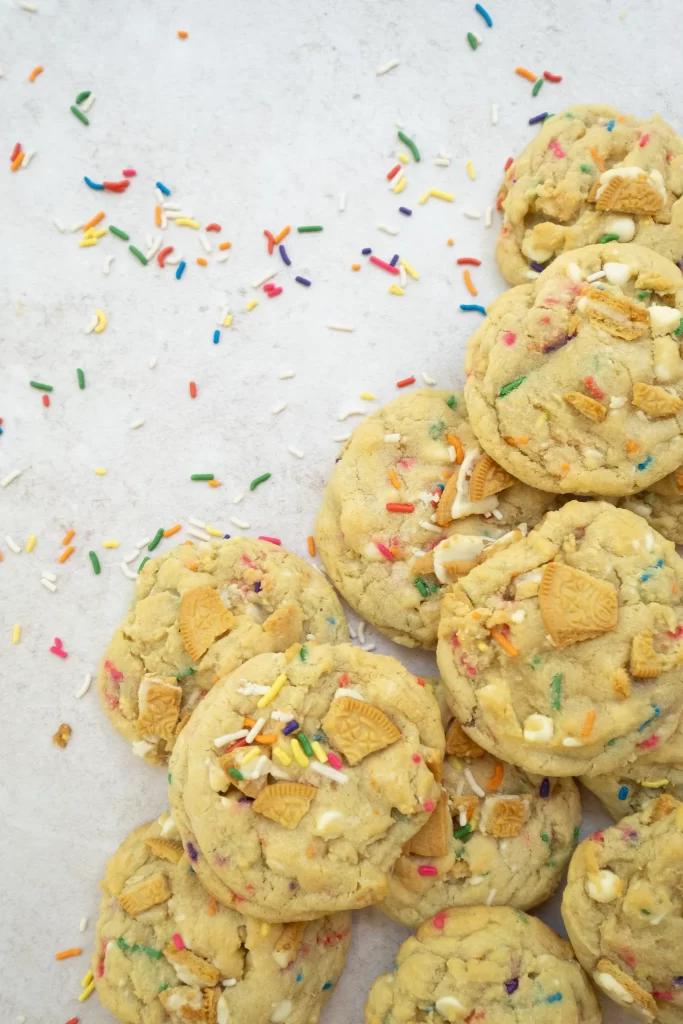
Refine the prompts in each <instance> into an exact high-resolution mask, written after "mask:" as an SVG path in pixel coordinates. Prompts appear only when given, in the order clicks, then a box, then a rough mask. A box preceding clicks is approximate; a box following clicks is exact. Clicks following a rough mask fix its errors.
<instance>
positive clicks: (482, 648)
mask: <svg viewBox="0 0 683 1024" xmlns="http://www.w3.org/2000/svg"><path fill="white" fill-rule="evenodd" d="M477 647H478V648H479V650H480V651H488V649H489V645H488V644H485V643H481V642H480V643H478V644H477Z"/></svg>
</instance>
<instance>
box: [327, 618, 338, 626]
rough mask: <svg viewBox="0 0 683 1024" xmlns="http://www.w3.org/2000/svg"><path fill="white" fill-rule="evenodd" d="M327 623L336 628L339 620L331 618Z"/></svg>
mask: <svg viewBox="0 0 683 1024" xmlns="http://www.w3.org/2000/svg"><path fill="white" fill-rule="evenodd" d="M327 621H328V622H329V624H330V625H331V626H336V625H337V620H336V619H334V618H329V619H328V620H327Z"/></svg>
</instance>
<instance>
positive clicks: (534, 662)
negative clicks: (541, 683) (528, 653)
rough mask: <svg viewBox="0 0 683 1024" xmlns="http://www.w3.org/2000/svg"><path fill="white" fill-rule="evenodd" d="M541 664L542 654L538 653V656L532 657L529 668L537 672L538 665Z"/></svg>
mask: <svg viewBox="0 0 683 1024" xmlns="http://www.w3.org/2000/svg"><path fill="white" fill-rule="evenodd" d="M540 664H541V657H540V655H538V654H537V655H536V657H535V658H532V659H531V661H530V662H529V668H531V669H532V670H533V671H534V672H535V671H536V666H537V665H540Z"/></svg>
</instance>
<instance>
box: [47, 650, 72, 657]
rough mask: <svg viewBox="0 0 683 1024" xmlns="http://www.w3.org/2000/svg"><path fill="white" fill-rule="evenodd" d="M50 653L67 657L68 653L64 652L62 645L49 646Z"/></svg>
mask: <svg viewBox="0 0 683 1024" xmlns="http://www.w3.org/2000/svg"><path fill="white" fill-rule="evenodd" d="M50 653H51V654H56V655H57V657H58V658H68V657H69V655H68V654H67V653H66V651H65V650H64V648H63V647H51V648H50Z"/></svg>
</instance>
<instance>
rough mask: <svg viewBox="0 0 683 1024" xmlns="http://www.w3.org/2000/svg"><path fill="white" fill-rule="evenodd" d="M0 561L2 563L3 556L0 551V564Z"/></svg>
mask: <svg viewBox="0 0 683 1024" xmlns="http://www.w3.org/2000/svg"><path fill="white" fill-rule="evenodd" d="M2 561H4V555H3V553H2V551H0V562H2Z"/></svg>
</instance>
